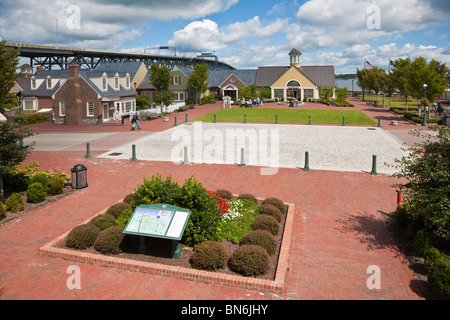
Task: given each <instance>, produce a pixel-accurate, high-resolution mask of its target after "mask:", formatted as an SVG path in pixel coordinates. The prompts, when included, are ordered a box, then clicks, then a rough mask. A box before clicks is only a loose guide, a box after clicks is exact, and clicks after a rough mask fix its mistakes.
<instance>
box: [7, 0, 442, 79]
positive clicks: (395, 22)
mask: <svg viewBox="0 0 450 320" xmlns="http://www.w3.org/2000/svg"><path fill="white" fill-rule="evenodd" d="M449 18H450V1H449V0H431V1H430V0H427V1H425V0H396V1H392V0H310V1H300V0H290V1H288V0H281V1H280V0H279V1H273V0H258V1H254V0H164V1H162V0H128V1H121V0H70V1H69V0H57V1H54V0H52V1H50V0H0V40H6V41H9V42H20V43H30V44H47V45H58V46H67V47H76V48H88V49H101V50H116V51H129V52H147V53H150V52H153V53H160V54H174V53H176V55H179V56H189V57H192V56H196V55H198V54H199V53H201V52H211V53H213V54H215V55H217V56H218V58H219V60H221V61H224V62H226V63H228V64H230V65H232V66H233V67H235V68H237V69H256V68H257V67H259V66H285V65H289V56H288V53H289V52H290V51H291V49H292V48H297V49H298V50H299V51H300V52H301V53H302V57H301V63H302V65H308V66H312V65H333V66H334V68H335V73H336V74H341V73H355V72H356V68H360V69H361V68H363V67H364V60H365V59H366V60H367V61H369V62H370V63H371V64H372V65H375V66H379V67H384V68H388V63H389V59H392V60H395V59H398V58H406V57H411V58H412V59H413V58H415V57H418V56H422V57H424V58H426V59H427V60H430V59H432V58H434V59H436V60H438V61H441V62H443V63H447V66H449V67H450V19H449ZM160 46H170V47H174V48H175V49H170V50H160V49H158V48H159V47H160Z"/></svg>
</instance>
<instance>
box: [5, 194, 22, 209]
mask: <svg viewBox="0 0 450 320" xmlns="http://www.w3.org/2000/svg"><path fill="white" fill-rule="evenodd" d="M5 205H6V210H9V211H12V212H14V213H16V212H19V211H22V210H23V209H24V208H25V204H24V203H23V199H22V196H21V195H20V194H19V193H16V192H14V193H13V194H12V195H10V196H9V198H8V200H6V202H5Z"/></svg>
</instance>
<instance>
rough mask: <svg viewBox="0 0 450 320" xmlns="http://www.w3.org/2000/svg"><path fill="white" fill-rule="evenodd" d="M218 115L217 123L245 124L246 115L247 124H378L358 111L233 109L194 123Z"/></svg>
mask: <svg viewBox="0 0 450 320" xmlns="http://www.w3.org/2000/svg"><path fill="white" fill-rule="evenodd" d="M214 114H216V121H217V122H244V115H246V116H247V122H248V123H252V122H266V123H275V116H276V115H277V116H278V123H306V124H307V123H309V116H311V124H342V120H343V117H345V124H349V125H376V122H375V121H373V120H372V119H370V118H369V117H368V116H366V115H365V114H364V113H363V112H361V111H357V110H313V109H262V108H261V109H257V108H251V109H246V108H233V109H219V110H217V111H214V112H211V113H209V114H206V115H203V116H201V117H198V118H196V119H194V120H193V121H210V122H212V121H214Z"/></svg>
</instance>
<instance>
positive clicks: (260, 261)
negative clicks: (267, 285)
mask: <svg viewBox="0 0 450 320" xmlns="http://www.w3.org/2000/svg"><path fill="white" fill-rule="evenodd" d="M229 267H230V268H231V269H232V270H234V271H235V272H238V273H240V274H243V275H244V276H255V275H258V274H263V273H265V272H266V271H267V269H268V267H269V254H268V253H267V251H266V250H265V249H264V248H263V247H261V246H257V245H250V244H246V245H242V246H240V247H239V248H237V249H236V250H235V251H234V252H233V254H232V255H231V258H230V261H229Z"/></svg>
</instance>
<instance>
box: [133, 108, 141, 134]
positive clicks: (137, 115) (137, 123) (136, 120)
mask: <svg viewBox="0 0 450 320" xmlns="http://www.w3.org/2000/svg"><path fill="white" fill-rule="evenodd" d="M134 123H136V127H137V128H138V129H139V130H141V127H140V126H139V114H138V113H137V112H136V114H135V115H134Z"/></svg>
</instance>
